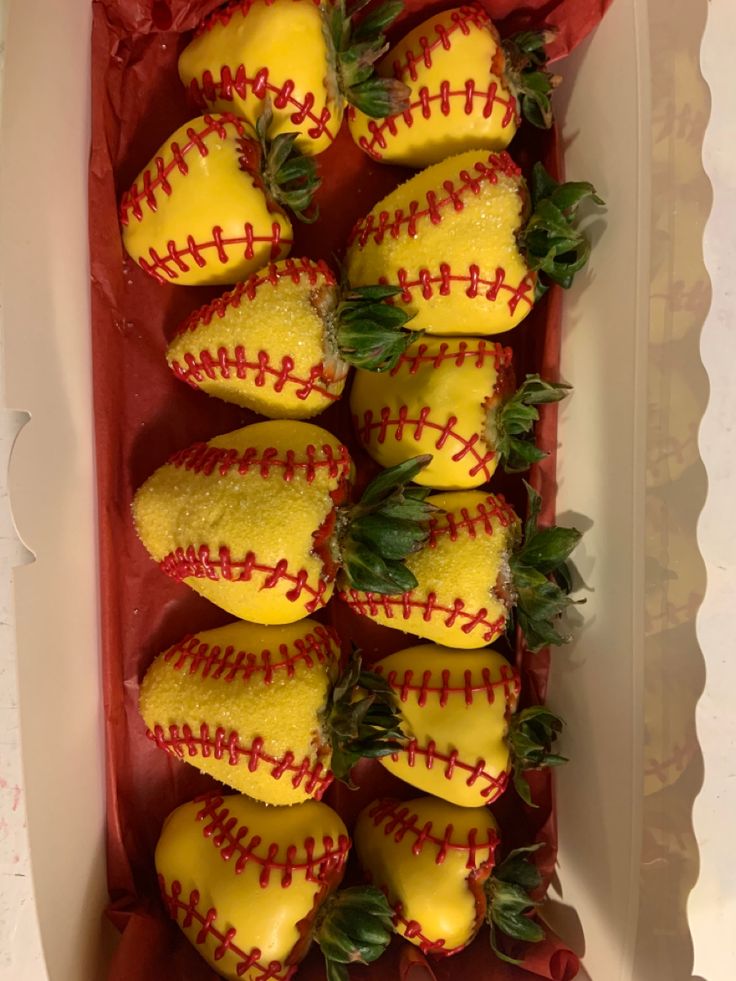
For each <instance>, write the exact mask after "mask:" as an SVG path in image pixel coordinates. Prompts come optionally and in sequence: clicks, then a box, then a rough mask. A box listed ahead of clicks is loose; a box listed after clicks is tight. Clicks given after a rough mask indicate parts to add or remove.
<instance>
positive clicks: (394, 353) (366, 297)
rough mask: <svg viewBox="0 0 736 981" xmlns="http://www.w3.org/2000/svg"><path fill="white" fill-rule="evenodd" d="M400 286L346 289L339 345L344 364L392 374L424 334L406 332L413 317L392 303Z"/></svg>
mask: <svg viewBox="0 0 736 981" xmlns="http://www.w3.org/2000/svg"><path fill="white" fill-rule="evenodd" d="M400 292H401V289H400V287H398V286H378V285H377V286H354V287H350V286H345V287H344V291H343V294H342V299H341V302H340V304H339V305H338V308H337V311H336V321H337V327H336V341H337V347H338V351H339V354H340V358H341V359H342V360H343V361H347V362H348V364H352V365H355V367H356V368H362V369H363V370H365V371H390V370H391V369H392V368H393V367H394V365H395V364H396V362H397V361H398V360H399V358H400V357H401V355H402V354H403V353H404V351H405V350H406V349H407V348H408V347H409V345H410V344H413V343H414V342H415V341H416V340H417V338H418V337H421V332H420V333H417V332H416V331H414V332H411V331H406V330H404V325H405V324H406V323H407V321H409V320H411V317H412V315H411V314H408V313H406V311H405V310H402V309H401V308H400V307H397V306H394V305H393V304H390V303H388V302H387V301H388V300H390V299H391V298H392V297H394V296H396V294H397V293H400Z"/></svg>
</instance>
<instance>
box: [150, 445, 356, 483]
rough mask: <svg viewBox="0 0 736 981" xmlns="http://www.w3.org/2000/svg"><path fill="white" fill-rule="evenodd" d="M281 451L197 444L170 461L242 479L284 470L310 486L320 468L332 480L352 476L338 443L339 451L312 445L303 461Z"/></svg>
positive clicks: (285, 474)
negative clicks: (252, 473) (236, 475)
mask: <svg viewBox="0 0 736 981" xmlns="http://www.w3.org/2000/svg"><path fill="white" fill-rule="evenodd" d="M279 452H280V451H279V450H278V449H277V448H276V447H275V446H269V447H267V448H266V449H264V450H259V449H257V448H256V447H255V446H249V447H248V448H247V449H245V450H243V451H242V452H241V451H240V450H236V449H228V448H226V447H223V446H210V445H209V443H194V445H193V446H188V447H187V448H186V449H184V450H179V451H178V452H177V453H174V455H173V456H172V457H171V458H170V459H169V461H168V462H169V464H170V465H171V466H173V467H184V469H185V470H189V471H190V472H192V473H197V474H202V475H203V476H205V477H209V476H211V475H212V474H213V473H214V472H215V470H217V473H218V475H219V476H220V477H226V476H227V475H228V474H230V473H232V472H233V470H237V472H238V474H240V476H245V475H246V474H248V473H251V472H252V471H253V470H258V472H259V473H260V475H261V477H270V476H271V471H272V470H274V469H275V470H276V472H278V471H279V470H282V471H283V472H282V474H281V476H282V477H283V478H284V480H285V481H287V482H288V481H291V480H293V479H294V477H295V476H296V475H297V473H300V474H301V473H302V472H303V474H302V475H303V477H304V479H305V480H306V481H307V483H310V484H311V483H312V481H314V479H315V478H316V476H317V471H318V470H321V469H326V470H327V473H328V475H329V476H330V477H331V478H333V479H334V478H336V477H348V476H349V475H350V467H351V461H350V455H349V453H348V449H347V447H346V446H345V445H344V444H343V443H340V444H339V449H338V450H337V452H336V451H335V447H334V446H332V444H331V443H324V444H323V445H322V446H321V447H316V446H314V445H313V444H311V443H310V444H308V445H307V446H306V447H305V448H304V453H305V457H306V458H305V459H303V460H299V459H297V456H296V453H295V452H294V450H287V451H286V454H285V456H284V457H283V458H282V457H280V456H279Z"/></svg>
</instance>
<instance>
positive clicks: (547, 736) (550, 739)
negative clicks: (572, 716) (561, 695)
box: [506, 705, 567, 807]
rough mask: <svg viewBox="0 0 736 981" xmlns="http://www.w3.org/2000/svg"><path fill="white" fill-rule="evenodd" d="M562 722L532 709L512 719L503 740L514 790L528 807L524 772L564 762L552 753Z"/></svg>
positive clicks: (542, 708) (535, 707)
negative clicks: (507, 752)
mask: <svg viewBox="0 0 736 981" xmlns="http://www.w3.org/2000/svg"><path fill="white" fill-rule="evenodd" d="M562 726H563V722H562V719H560V718H559V716H557V715H555V714H554V712H551V711H550V710H549V709H548V708H546V707H545V706H544V705H533V706H532V707H531V708H527V709H524V710H523V711H522V712H519V713H518V715H514V716H512V718H511V721H510V722H509V731H508V735H507V736H506V742H507V743H508V746H509V749H510V751H511V761H512V765H513V780H514V787H515V788H516V792H517V793H518V795H519V797H521V799H522V800H523V801H524V802H525V803H526V804H528V805H529V806H530V807H536V806H537V805H536V804H535V803H534V802H533V801H532V797H531V791H530V788H529V781H528V780H527V779H526V777H525V776H524V773H525V772H526V771H527V770H542V769H544V768H545V767H548V766H560V765H561V764H562V763H567V758H566V757H564V756H558V755H557V754H556V753H552V752H551V749H552V744H553V743H554V742H555V740H556V739H557V737H558V735H559V734H560V732H561V731H562Z"/></svg>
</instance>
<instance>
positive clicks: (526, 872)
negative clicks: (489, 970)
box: [485, 842, 545, 965]
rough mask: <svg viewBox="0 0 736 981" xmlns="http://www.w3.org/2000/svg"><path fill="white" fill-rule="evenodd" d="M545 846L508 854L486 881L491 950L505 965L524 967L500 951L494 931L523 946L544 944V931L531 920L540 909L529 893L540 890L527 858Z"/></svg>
mask: <svg viewBox="0 0 736 981" xmlns="http://www.w3.org/2000/svg"><path fill="white" fill-rule="evenodd" d="M543 844H544V842H539V843H538V844H536V845H527V846H525V847H523V848H516V849H514V851H512V852H509V854H508V856H507V857H506V859H505V860H504V861H503V862H502V863H501V864H500V865H498V866H496V868H495V869H494V871H493V874H492V875H491V876H490V878H489V879H487V880H486V883H485V890H486V896H487V899H488V909H487V913H486V921H487V923H488V925H489V927H490V928H491V936H490V940H491V948H492V950H493V952H494V954H495V955H496V957H498V958H500V960H502V961H505V962H506V963H507V964H516V965H520V964H523V961H522V960H517V959H515V958H513V957H509V955H508V954H505V953H504V952H503V951H502V950H500V949H499V947H498V944H497V942H496V930H500V931H501V933H503V934H504V935H505V936H507V937H511V938H513V939H514V940H523V941H525V942H526V943H539V941H540V940H544V936H545V934H544V928H543V927H542V926H541V924H539V923H538V922H536V920H533V919H531V914H533V913H534V911H535V910H536V909H537V907H538V906H540V905H541V903H540V902H539V901H536V900H534V899H532V898H531V896H530V892H534V891H535V890H537V889H539V887H540V886H541V884H542V877H541V875H540V874H539V870H538V869H537V867H536V865H534V863H533V862H530V861H529V860H528V859H527V857H526V856H527V855H530V854H533V853H534V852H536V851H537V850H538V849H539V848H541V847H542V845H543Z"/></svg>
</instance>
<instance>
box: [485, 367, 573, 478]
mask: <svg viewBox="0 0 736 981" xmlns="http://www.w3.org/2000/svg"><path fill="white" fill-rule="evenodd" d="M571 388H572V386H571V385H565V384H562V383H561V382H547V381H544V380H543V379H542V378H540V377H539V375H527V376H526V378H525V379H524V381H523V382H522V384H521V385H520V386H519V387H518V388H517V389H516V391H515V392H514V393H513V394H512V395H510V396H508V397H507V398H505V399H501V400H498V401H494V402H492V403H491V404H490V405H489V409H488V413H487V416H486V433H485V435H486V442H487V444H488V445H489V446H490V447H493V448H494V449H495V450H496V452H497V453H498V455H499V457H500V458H501V460H502V461H503V467H504V470H505V471H506V473H521V472H522V471H523V470H528V469H529V467H530V466H531V465H532V463H537V462H538V461H539V460H543V459H544V457H545V456H546V453H545V452H544V451H543V450H540V449H539V447H538V446H537V445H536V443H535V441H534V432H533V430H534V424H535V423H536V422H537V421H538V420H539V411H538V409H537V408H536V406H537V405H544V404H546V403H549V402H559V401H561V399H564V398H565V396H566V395H567V393H568V392H569V391H570V390H571Z"/></svg>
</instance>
